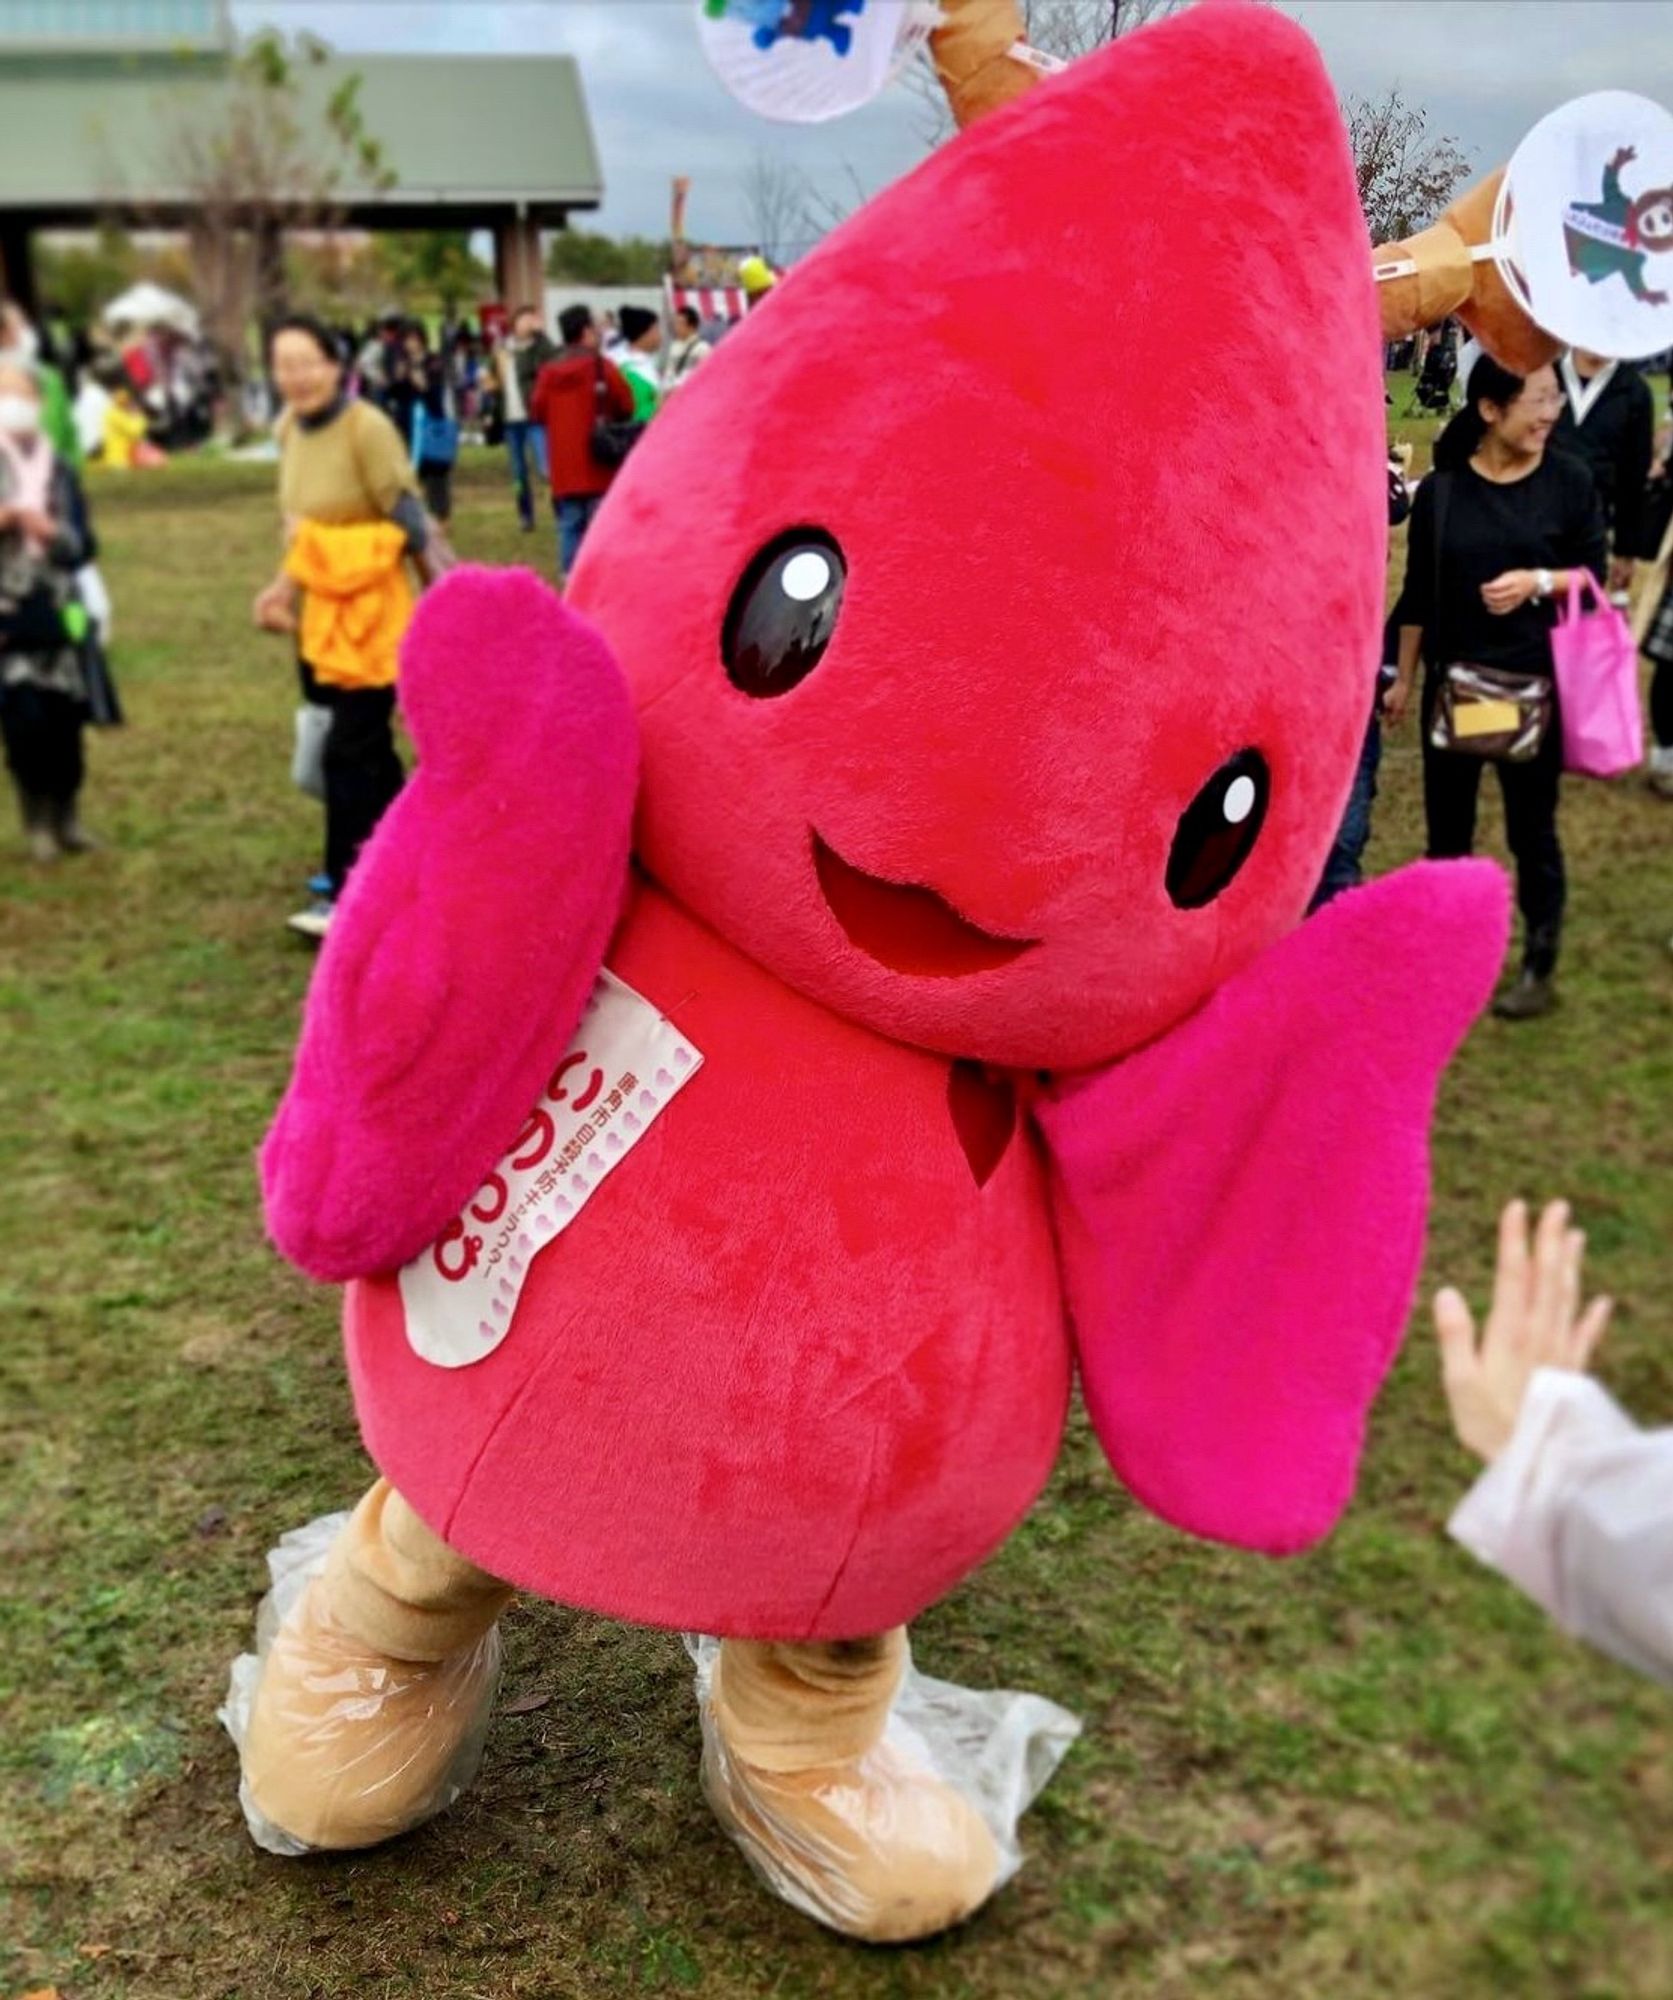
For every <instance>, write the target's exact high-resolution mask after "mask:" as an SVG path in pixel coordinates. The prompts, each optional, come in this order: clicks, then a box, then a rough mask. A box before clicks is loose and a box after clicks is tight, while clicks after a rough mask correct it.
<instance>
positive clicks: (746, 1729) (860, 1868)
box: [703, 1629, 1001, 1944]
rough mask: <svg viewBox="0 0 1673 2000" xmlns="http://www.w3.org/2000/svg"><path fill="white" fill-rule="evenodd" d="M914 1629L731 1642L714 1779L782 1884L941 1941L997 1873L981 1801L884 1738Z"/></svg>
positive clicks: (794, 1896) (717, 1680) (706, 1774)
mask: <svg viewBox="0 0 1673 2000" xmlns="http://www.w3.org/2000/svg"><path fill="white" fill-rule="evenodd" d="M906 1658H907V1650H906V1633H905V1631H904V1629H897V1630H895V1631H893V1632H889V1633H886V1634H884V1635H883V1636H882V1637H881V1638H877V1639H865V1640H856V1641H851V1642H846V1643H841V1644H834V1645H808V1646H792V1645H768V1644H763V1643H758V1642H756V1641H753V1640H739V1639H728V1640H727V1641H726V1642H725V1643H724V1644H723V1645H722V1646H721V1649H720V1656H719V1659H718V1661H717V1662H716V1665H715V1670H714V1679H713V1682H712V1683H711V1686H710V1690H709V1716H708V1721H709V1724H710V1727H709V1728H708V1729H706V1730H705V1732H704V1757H703V1785H704V1790H705V1791H706V1792H707V1794H708V1797H709V1802H710V1804H711V1805H712V1806H713V1807H714V1809H715V1812H716V1815H717V1816H718V1817H719V1819H720V1822H721V1824H722V1825H723V1826H725V1827H726V1828H727V1830H728V1831H729V1832H730V1833H731V1834H732V1835H733V1837H734V1838H735V1839H736V1840H737V1842H738V1843H739V1845H740V1846H741V1847H742V1848H743V1850H744V1852H745V1854H746V1855H747V1856H748V1857H749V1859H750V1861H751V1863H752V1864H753V1865H754V1866H755V1868H756V1869H757V1870H758V1871H759V1872H760V1874H761V1875H762V1876H763V1877H764V1878H765V1880H766V1881H767V1883H768V1884H769V1886H770V1887H771V1888H773V1889H774V1890H775V1891H776V1892H777V1893H778V1894H779V1895H781V1896H783V1897H784V1898H785V1900H786V1901H787V1902H789V1903H791V1904H793V1905H794V1906H795V1907H796V1908H797V1909H800V1910H803V1911H805V1912H807V1913H808V1914H809V1915H811V1916H815V1917H817V1918H818V1919H819V1920H820V1922H822V1923H826V1924H829V1925H830V1926H831V1927H832V1928H833V1929H834V1930H839V1931H843V1932H845V1933H846V1934H847V1935H848V1936H850V1937H856V1938H864V1939H867V1940H869V1941H870V1942H872V1943H876V1944H900V1943H905V1942H906V1941H907V1940H909V1939H912V1938H923V1937H931V1936H933V1935H934V1934H935V1933H936V1932H937V1931H943V1930H946V1929H947V1928H948V1926H949V1925H952V1924H956V1923H958V1922H960V1921H961V1920H962V1919H963V1918H965V1917H967V1916H969V1915H970V1914H971V1912H972V1911H974V1910H976V1909H978V1908H979V1907H980V1906H981V1904H982V1903H983V1902H985V1901H986V1900H987V1898H988V1896H989V1895H990V1894H991V1893H992V1891H993V1888H994V1886H995V1884H996V1883H997V1882H998V1880H999V1876H1000V1870H1001V1862H1000V1855H999V1849H998V1846H997V1845H996V1843H995V1841H994V1838H993V1835H992V1834H991V1833H990V1832H989V1831H988V1828H987V1825H986V1823H985V1822H984V1821H983V1819H982V1817H981V1815H980V1814H979V1813H978V1812H977V1811H976V1809H975V1807H974V1806H973V1805H971V1804H970V1803H969V1801H968V1800H966V1799H965V1798H964V1797H962V1796H961V1795H960V1794H959V1793H958V1792H956V1791H954V1790H953V1788H952V1787H951V1786H950V1785H947V1784H945V1783H943V1782H942V1780H941V1779H939V1778H938V1777H936V1776H935V1775H934V1773H933V1772H931V1771H930V1770H928V1769H927V1768H925V1767H924V1766H922V1765H921V1764H919V1763H918V1762H917V1761H916V1760H915V1759H914V1758H913V1757H912V1756H911V1755H910V1753H909V1752H908V1751H906V1750H905V1749H897V1748H896V1746H895V1745H894V1744H892V1743H887V1742H885V1741H884V1740H883V1731H884V1726H885V1724H886V1723H887V1721H888V1715H889V1705H890V1703H891V1702H892V1700H893V1699H894V1695H895V1690H896V1688H897V1687H898V1686H899V1684H900V1678H901V1674H902V1672H903V1671H904V1669H905V1666H906Z"/></svg>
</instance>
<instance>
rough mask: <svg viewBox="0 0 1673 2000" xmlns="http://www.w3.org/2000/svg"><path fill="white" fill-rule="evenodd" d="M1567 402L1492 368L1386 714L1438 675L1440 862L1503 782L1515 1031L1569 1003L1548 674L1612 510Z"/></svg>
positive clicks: (1421, 508) (1457, 432) (1428, 751)
mask: <svg viewBox="0 0 1673 2000" xmlns="http://www.w3.org/2000/svg"><path fill="white" fill-rule="evenodd" d="M1561 408H1562V392H1561V390H1560V389H1559V388H1558V386H1557V377H1556V373H1555V371H1554V370H1553V369H1551V368H1549V367H1546V368H1538V369H1535V370H1534V371H1533V373H1532V374H1530V375H1528V376H1526V377H1523V376H1521V375H1516V374H1513V373H1512V372H1511V371H1510V370H1509V369H1508V368H1502V367H1501V366H1500V365H1499V363H1498V362H1496V361H1495V360H1493V359H1492V357H1491V356H1490V355H1485V354H1484V355H1483V356H1482V357H1481V358H1480V359H1479V360H1478V361H1477V362H1476V363H1475V365H1474V367H1473V368H1472V369H1471V370H1470V376H1469V385H1468V389H1467V391H1466V395H1465V401H1464V407H1463V409H1462V410H1460V411H1459V413H1458V415H1457V416H1456V417H1454V418H1453V419H1452V421H1451V423H1449V424H1448V425H1447V427H1446V429H1445V430H1444V431H1443V432H1442V433H1441V435H1440V437H1439V438H1438V439H1437V440H1436V443H1435V469H1434V471H1433V472H1432V473H1431V474H1430V475H1429V477H1428V478H1427V479H1425V480H1424V482H1423V484H1422V485H1421V486H1420V487H1419V488H1418V490H1417V496H1416V498H1415V500H1414V501H1413V503H1412V518H1411V530H1410V534H1409V537H1408V541H1407V551H1406V579H1405V585H1404V588H1403V590H1402V592H1401V596H1400V602H1399V604H1398V606H1397V607H1396V614H1395V616H1396V622H1397V623H1398V625H1399V628H1400V657H1399V662H1398V666H1397V668H1396V673H1395V681H1394V685H1393V687H1392V688H1390V690H1389V692H1388V694H1387V696H1386V697H1385V698H1384V702H1383V714H1384V718H1385V719H1386V720H1387V721H1389V722H1398V721H1399V720H1400V718H1401V717H1402V716H1403V715H1404V713H1405V711H1406V708H1407V706H1408V705H1409V703H1410V699H1411V694H1412V690H1413V686H1414V684H1415V682H1416V679H1417V668H1418V661H1419V659H1420V657H1421V658H1422V660H1423V661H1424V662H1425V664H1426V667H1427V672H1426V674H1425V676H1424V683H1423V694H1422V703H1421V713H1422V724H1423V737H1422V747H1423V811H1424V819H1425V821H1426V823H1427V828H1428V853H1429V856H1430V858H1431V859H1432V860H1441V859H1447V858H1452V857H1456V856H1459V855H1465V854H1468V853H1469V852H1470V851H1471V849H1472V848H1473V847H1474V845H1475V823H1476V800H1477V796H1478V794H1479V792H1480V789H1481V773H1482V769H1483V766H1484V765H1486V764H1489V763H1490V764H1492V766H1493V768H1494V770H1495V771H1496V772H1497V774H1498V780H1499V789H1500V791H1501V793H1502V794H1503V797H1504V804H1505V832H1506V835H1507V837H1508V839H1509V842H1510V849H1511V853H1512V854H1513V855H1514V856H1515V858H1516V900H1517V905H1518V908H1519V909H1520V910H1521V913H1522V922H1523V931H1524V936H1523V956H1522V968H1521V971H1520V973H1519V974H1518V976H1517V978H1516V981H1515V983H1514V984H1513V985H1512V986H1511V987H1510V988H1509V989H1508V990H1507V991H1505V992H1503V993H1501V994H1500V995H1499V997H1498V999H1497V1000H1495V1001H1494V1003H1493V1011H1494V1013H1495V1014H1497V1015H1498V1016H1499V1017H1500V1019H1502V1020H1511V1021H1523V1020H1531V1019H1533V1018H1534V1017H1535V1016H1537V1015H1540V1014H1545V1013H1549V1012H1550V1010H1551V1008H1552V1007H1554V1006H1555V1005H1556V999H1557V994H1556V987H1555V984H1554V981H1555V975H1556V969H1557V952H1558V946H1559V943H1560V939H1561V934H1562V922H1563V906H1564V902H1565V900H1566V896H1567V877H1566V873H1565V870H1564V866H1563V851H1562V845H1561V843H1560V841H1559V840H1558V837H1557V797H1558V783H1559V779H1560V778H1561V775H1562V765H1563V744H1562V729H1561V718H1560V716H1559V714H1558V711H1557V698H1556V690H1555V682H1554V679H1553V668H1552V660H1551V628H1552V624H1553V619H1554V611H1555V603H1556V600H1557V599H1558V598H1559V597H1561V596H1563V595H1564V594H1566V592H1567V589H1568V583H1569V575H1570V572H1571V571H1580V570H1590V571H1591V572H1592V573H1593V575H1594V576H1598V577H1601V576H1602V575H1603V566H1604V562H1605V560H1606V555H1607V543H1606V540H1605V535H1604V525H1603V510H1602V507H1601V506H1600V505H1599V502H1598V496H1597V488H1596V486H1595V485H1594V483H1593V480H1592V475H1591V473H1590V472H1589V471H1588V470H1587V468H1586V467H1585V465H1583V464H1582V463H1581V462H1580V461H1579V460H1578V459H1576V458H1573V457H1570V456H1567V455H1566V454H1564V453H1562V452H1556V451H1549V450H1547V448H1546V447H1547V444H1548V442H1549V440H1550V437H1551V433H1552V430H1553V429H1554V427H1555V425H1556V422H1557V416H1558V412H1559V411H1560V410H1561Z"/></svg>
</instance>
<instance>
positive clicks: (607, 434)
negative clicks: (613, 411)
mask: <svg viewBox="0 0 1673 2000" xmlns="http://www.w3.org/2000/svg"><path fill="white" fill-rule="evenodd" d="M604 393H605V390H604V362H603V360H602V359H600V360H599V361H598V362H597V363H596V364H595V366H594V374H593V399H594V404H595V407H596V404H597V402H598V400H599V399H600V398H601V397H602V396H603V395H604ZM644 434H645V426H644V425H643V424H642V423H639V422H637V421H636V420H635V419H633V418H631V417H629V418H625V419H624V418H618V417H605V416H595V417H594V418H593V428H592V439H591V443H592V455H593V458H594V459H595V460H596V461H597V463H598V464H600V465H602V466H605V467H607V468H608V470H610V471H611V472H614V471H615V470H616V468H617V467H618V466H620V465H621V464H622V463H623V462H624V461H625V460H626V458H627V455H628V453H629V452H630V451H632V449H633V447H634V446H635V445H636V444H637V443H638V442H639V440H640V439H641V438H642V437H643V436H644Z"/></svg>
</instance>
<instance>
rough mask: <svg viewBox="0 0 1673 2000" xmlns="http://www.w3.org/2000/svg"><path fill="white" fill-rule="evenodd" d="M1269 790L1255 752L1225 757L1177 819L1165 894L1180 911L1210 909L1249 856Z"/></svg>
mask: <svg viewBox="0 0 1673 2000" xmlns="http://www.w3.org/2000/svg"><path fill="white" fill-rule="evenodd" d="M1271 790H1272V779H1271V775H1270V773H1269V772H1268V770H1267V768H1266V759H1265V758H1264V757H1263V756H1262V755H1261V753H1260V752H1259V751H1258V750H1239V751H1238V753H1237V755H1236V756H1235V757H1228V758H1227V759H1226V761H1225V763H1223V764H1222V765H1221V766H1220V768H1219V770H1217V771H1216V772H1215V773H1214V775H1213V777H1212V778H1210V779H1209V781H1208V783H1207V784H1206V785H1204V786H1203V788H1202V790H1201V791H1200V792H1198V794H1197V796H1196V797H1195V798H1194V799H1193V800H1192V801H1191V803H1190V804H1189V805H1188V806H1187V807H1186V808H1185V810H1184V812H1182V813H1181V814H1180V816H1179V826H1178V829H1177V830H1176V832H1175V833H1174V836H1173V849H1172V852H1171V853H1170V854H1169V855H1168V894H1169V895H1170V896H1171V897H1172V898H1173V900H1174V901H1175V902H1176V903H1177V904H1178V905H1179V907H1180V908H1181V909H1182V910H1200V909H1201V908H1202V906H1203V905H1204V904H1205V903H1212V902H1213V900H1214V898H1215V897H1216V896H1218V895H1219V893H1220V891H1221V890H1222V889H1224V888H1225V887H1226V886H1227V884H1228V883H1229V882H1230V881H1231V879H1232V877H1233V876H1234V875H1235V874H1236V873H1237V871H1238V870H1239V869H1240V868H1241V867H1242V866H1243V864H1244V862H1245V861H1247V860H1248V859H1249V856H1250V854H1251V853H1253V851H1254V846H1255V842H1256V841H1257V840H1258V839H1259V838H1260V832H1261V822H1262V821H1263V820H1264V819H1265V818H1266V803H1267V799H1268V797H1269V795H1270V793H1271Z"/></svg>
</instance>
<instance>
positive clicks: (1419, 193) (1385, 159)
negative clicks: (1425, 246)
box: [1342, 84, 1470, 243]
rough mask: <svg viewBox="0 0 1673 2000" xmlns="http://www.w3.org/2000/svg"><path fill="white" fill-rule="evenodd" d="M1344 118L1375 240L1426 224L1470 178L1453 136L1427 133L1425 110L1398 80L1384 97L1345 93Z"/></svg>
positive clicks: (1401, 234) (1382, 240)
mask: <svg viewBox="0 0 1673 2000" xmlns="http://www.w3.org/2000/svg"><path fill="white" fill-rule="evenodd" d="M1342 117H1343V119H1344V121H1345V122H1346V124H1347V128H1348V138H1349V141H1350V142H1351V144H1352V146H1353V156H1354V176H1355V179H1356V180H1357V182H1358V186H1359V205H1360V207H1361V208H1362V209H1364V211H1365V221H1366V226H1367V227H1368V228H1369V229H1370V232H1371V241H1372V242H1373V243H1398V242H1399V241H1400V239H1401V238H1402V237H1405V236H1411V235H1414V234H1415V233H1416V232H1417V231H1418V230H1420V229H1423V228H1426V227H1427V226H1428V224H1430V223H1431V222H1433V221H1434V220H1435V218H1436V216H1437V215H1439V214H1440V212H1441V210H1442V209H1443V208H1445V207H1446V205H1447V203H1448V202H1449V201H1450V200H1451V199H1452V197H1453V195H1454V194H1455V193H1456V192H1457V191H1458V188H1459V186H1460V185H1461V183H1463V182H1464V181H1466V180H1468V179H1469V177H1470V162H1469V158H1468V156H1467V154H1466V153H1465V152H1464V150H1463V148H1462V147H1461V146H1460V145H1459V144H1458V142H1457V140H1455V139H1452V138H1448V137H1445V136H1443V135H1440V134H1437V133H1433V132H1431V131H1430V129H1429V114H1428V113H1427V112H1426V111H1424V110H1423V109H1421V108H1420V107H1419V106H1417V105H1413V104H1408V103H1407V102H1406V100H1405V97H1404V95H1403V94H1402V93H1401V90H1400V87H1399V86H1398V84H1396V85H1395V86H1393V87H1392V88H1391V89H1390V90H1389V91H1388V92H1387V94H1386V95H1385V96H1383V97H1379V98H1374V99H1373V98H1369V97H1351V98H1349V99H1348V101H1347V102H1346V103H1345V104H1344V105H1343V106H1342Z"/></svg>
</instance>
